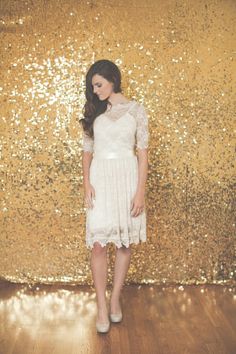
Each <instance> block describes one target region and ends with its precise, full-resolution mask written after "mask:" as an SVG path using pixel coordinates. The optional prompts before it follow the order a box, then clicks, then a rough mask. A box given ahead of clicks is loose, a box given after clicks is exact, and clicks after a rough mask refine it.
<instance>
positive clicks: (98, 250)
mask: <svg viewBox="0 0 236 354" xmlns="http://www.w3.org/2000/svg"><path fill="white" fill-rule="evenodd" d="M106 251H107V247H106V246H101V245H100V243H99V242H95V243H94V244H93V248H92V253H93V254H94V255H95V256H103V255H105V254H106Z"/></svg>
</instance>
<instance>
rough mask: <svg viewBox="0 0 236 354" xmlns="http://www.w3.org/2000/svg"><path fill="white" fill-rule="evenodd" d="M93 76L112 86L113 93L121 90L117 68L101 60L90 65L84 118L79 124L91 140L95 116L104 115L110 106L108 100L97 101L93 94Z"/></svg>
mask: <svg viewBox="0 0 236 354" xmlns="http://www.w3.org/2000/svg"><path fill="white" fill-rule="evenodd" d="M95 74H98V75H100V76H102V77H104V78H105V79H106V80H108V81H110V82H112V83H113V84H114V87H113V90H114V92H116V93H117V92H122V89H121V73H120V70H119V68H118V66H117V65H116V64H115V63H113V62H112V61H110V60H107V59H101V60H98V61H96V62H95V63H94V64H92V65H91V67H90V68H89V70H88V72H87V74H86V93H85V96H86V103H85V105H84V108H83V116H84V118H82V119H80V120H79V122H80V123H81V124H82V127H83V130H84V131H85V132H86V134H88V135H89V136H90V137H91V138H93V136H94V134H93V122H94V120H95V119H96V117H97V116H99V115H100V114H102V113H104V112H105V111H106V109H107V105H108V104H110V102H109V101H108V98H107V99H106V100H103V101H101V100H99V98H98V96H97V95H96V94H95V93H94V92H93V85H92V78H93V76H94V75H95Z"/></svg>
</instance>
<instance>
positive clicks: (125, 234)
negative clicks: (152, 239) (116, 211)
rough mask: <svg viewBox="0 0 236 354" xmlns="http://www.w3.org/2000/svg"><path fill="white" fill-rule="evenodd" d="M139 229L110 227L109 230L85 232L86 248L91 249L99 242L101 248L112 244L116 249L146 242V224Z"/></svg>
mask: <svg viewBox="0 0 236 354" xmlns="http://www.w3.org/2000/svg"><path fill="white" fill-rule="evenodd" d="M142 226H143V227H141V228H139V229H134V228H133V229H131V228H130V227H128V229H127V228H125V229H124V228H121V227H111V228H110V229H107V230H105V229H103V228H102V229H97V230H95V231H93V232H91V231H89V230H88V228H87V231H86V246H87V247H90V248H93V245H94V243H95V242H99V243H100V245H101V246H102V247H104V246H106V244H107V243H109V242H111V243H114V244H115V245H116V246H117V247H118V248H120V247H122V246H125V247H128V246H129V245H130V244H132V243H134V244H138V243H139V242H140V241H141V242H145V241H146V224H145V222H144V224H143V225H142Z"/></svg>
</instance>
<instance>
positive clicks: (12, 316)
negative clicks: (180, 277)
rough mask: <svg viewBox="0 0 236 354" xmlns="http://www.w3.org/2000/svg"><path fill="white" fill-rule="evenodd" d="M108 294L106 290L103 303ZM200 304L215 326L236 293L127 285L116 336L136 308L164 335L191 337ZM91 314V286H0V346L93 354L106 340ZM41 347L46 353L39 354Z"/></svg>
mask: <svg viewBox="0 0 236 354" xmlns="http://www.w3.org/2000/svg"><path fill="white" fill-rule="evenodd" d="M199 293H200V297H198V294H199ZM109 295H110V289H108V291H107V297H108V298H109ZM199 300H200V302H202V304H201V306H202V308H204V306H205V308H206V309H207V311H209V312H210V314H211V316H212V318H211V320H212V321H213V323H217V321H218V316H219V315H220V314H221V311H222V310H223V311H224V310H225V311H228V309H229V308H230V309H231V310H233V309H235V305H236V289H235V287H234V286H232V287H231V286H219V285H218V286H217V285H198V286H194V285H192V286H191V285H163V286H162V285H159V286H152V285H151V286H150V285H149V286H148V285H127V286H125V287H124V289H123V305H124V308H125V311H128V309H129V311H130V312H129V313H128V312H127V314H126V316H125V318H124V321H123V324H122V325H121V326H120V327H119V328H120V331H123V332H122V333H123V336H124V331H127V323H126V317H127V318H128V317H130V316H133V315H134V313H135V312H134V311H136V310H134V309H136V308H137V309H140V310H141V311H143V313H145V316H146V317H148V318H149V320H150V321H153V323H154V322H155V323H158V326H159V331H163V333H166V332H168V331H174V330H176V328H178V329H179V330H181V331H185V332H186V333H190V334H191V335H193V336H194V334H192V332H191V331H192V328H194V331H195V329H196V328H198V325H199V323H200V324H201V326H207V324H208V318H207V316H206V315H205V314H204V313H198V314H196V308H198V304H197V302H198V301H199ZM131 311H132V313H131ZM137 311H139V310H137ZM96 313H97V309H96V297H95V292H94V289H93V288H91V287H81V286H67V285H65V286H57V285H52V286H50V285H49V286H47V285H40V286H34V287H33V289H32V288H31V287H30V286H28V285H22V284H11V285H9V284H7V286H6V287H4V286H2V287H1V288H0V345H2V347H4V348H7V351H6V352H5V351H4V352H3V353H4V354H5V353H8V352H9V353H11V352H13V353H17V354H18V353H19V354H21V353H22V354H23V353H24V354H25V353H28V352H27V351H26V352H25V351H24V344H22V343H28V345H30V346H31V348H34V353H35V354H38V353H40V354H41V353H43V352H48V353H51V352H53V350H54V349H55V345H57V348H56V349H55V350H57V351H56V352H55V353H67V352H68V353H69V352H70V348H72V349H73V348H75V353H83V354H84V353H85V352H88V353H93V349H94V346H96V344H95V341H96V340H98V341H99V340H100V341H103V340H104V341H105V337H103V338H101V337H100V338H98V336H97V335H96V330H95V318H96ZM232 323H233V322H232ZM190 324H191V326H192V327H191V326H190ZM116 331H118V327H117V328H112V329H111V334H112V333H113V334H114V338H116V335H118V332H116ZM203 335H204V334H203ZM96 338H97V339H96ZM210 340H212V341H213V340H214V338H213V337H212V338H210ZM55 343H56V344H55ZM11 345H12V348H14V350H13V351H11V349H10V346H11ZM22 346H23V348H22ZM45 346H46V349H47V351H44V348H45ZM37 347H38V348H37ZM48 347H49V349H48ZM53 348H54V349H53ZM46 349H45V350H46ZM16 350H17V352H16ZM63 350H65V351H63ZM73 350H74V349H73ZM0 353H1V354H2V352H1V349H0ZM73 353H74V351H73Z"/></svg>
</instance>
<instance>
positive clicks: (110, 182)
mask: <svg viewBox="0 0 236 354" xmlns="http://www.w3.org/2000/svg"><path fill="white" fill-rule="evenodd" d="M89 173H90V183H91V184H92V186H93V187H94V189H95V200H93V201H92V202H93V208H87V209H86V245H87V247H89V248H92V247H93V245H94V242H99V243H100V245H101V246H105V245H106V244H107V243H108V242H112V243H113V244H115V245H116V246H117V247H118V248H120V247H121V246H122V245H124V246H126V247H128V246H129V245H130V244H131V243H135V244H138V243H139V242H140V241H146V211H145V207H144V210H143V212H142V213H141V214H139V215H138V216H136V217H134V216H132V215H131V201H132V198H133V197H134V195H135V192H136V188H137V184H138V159H137V156H136V155H135V154H134V155H130V156H124V157H119V158H96V157H94V158H93V159H92V161H91V165H90V172H89Z"/></svg>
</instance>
